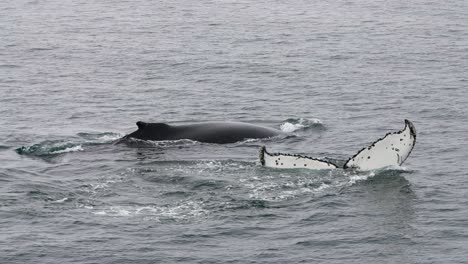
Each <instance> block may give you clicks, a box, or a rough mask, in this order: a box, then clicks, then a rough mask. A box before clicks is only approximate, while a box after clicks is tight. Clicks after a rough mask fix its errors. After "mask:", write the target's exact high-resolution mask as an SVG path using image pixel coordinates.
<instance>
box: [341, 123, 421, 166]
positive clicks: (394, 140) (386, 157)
mask: <svg viewBox="0 0 468 264" xmlns="http://www.w3.org/2000/svg"><path fill="white" fill-rule="evenodd" d="M415 144H416V129H415V128H414V126H413V123H411V121H409V120H405V128H404V129H403V130H400V131H398V132H393V133H388V134H387V135H385V136H384V137H383V138H381V139H378V140H377V141H375V142H374V143H372V144H371V145H370V146H369V147H366V148H363V149H361V150H360V151H359V152H358V153H357V154H356V155H354V156H353V157H351V158H350V159H349V160H348V161H347V162H346V163H345V165H344V166H343V168H344V169H348V168H354V169H357V170H375V169H380V168H383V167H388V166H400V165H401V164H403V162H404V161H405V160H406V159H407V158H408V156H409V155H410V153H411V151H412V150H413V148H414V145H415Z"/></svg>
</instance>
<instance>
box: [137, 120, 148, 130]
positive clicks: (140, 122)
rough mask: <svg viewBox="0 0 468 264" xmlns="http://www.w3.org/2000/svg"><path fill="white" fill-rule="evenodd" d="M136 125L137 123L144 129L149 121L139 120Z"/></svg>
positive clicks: (139, 127)
mask: <svg viewBox="0 0 468 264" xmlns="http://www.w3.org/2000/svg"><path fill="white" fill-rule="evenodd" d="M136 125H137V127H138V129H143V128H145V127H146V126H147V125H148V123H145V122H143V121H138V122H136Z"/></svg>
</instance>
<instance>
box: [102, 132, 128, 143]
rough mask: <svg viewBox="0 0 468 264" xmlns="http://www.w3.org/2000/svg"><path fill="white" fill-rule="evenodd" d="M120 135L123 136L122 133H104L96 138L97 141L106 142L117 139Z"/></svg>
mask: <svg viewBox="0 0 468 264" xmlns="http://www.w3.org/2000/svg"><path fill="white" fill-rule="evenodd" d="M122 137H123V135H122V134H106V135H102V136H100V137H98V138H97V140H98V141H99V142H103V143H106V142H113V141H116V140H117V139H120V138H122Z"/></svg>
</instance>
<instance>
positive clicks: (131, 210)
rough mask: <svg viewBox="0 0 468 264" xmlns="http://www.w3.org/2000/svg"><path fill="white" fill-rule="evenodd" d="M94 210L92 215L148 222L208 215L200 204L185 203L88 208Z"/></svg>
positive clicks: (179, 219)
mask: <svg viewBox="0 0 468 264" xmlns="http://www.w3.org/2000/svg"><path fill="white" fill-rule="evenodd" d="M89 209H91V210H95V211H94V212H92V214H95V215H102V216H122V217H135V216H143V217H144V218H145V219H148V220H157V221H163V220H174V221H181V220H188V219H191V218H197V217H201V216H203V215H206V214H207V213H208V211H207V210H205V209H203V207H202V204H201V203H200V202H194V201H186V202H182V203H180V204H176V205H167V206H155V205H149V206H110V207H108V208H105V209H99V210H96V208H93V207H91V208H89Z"/></svg>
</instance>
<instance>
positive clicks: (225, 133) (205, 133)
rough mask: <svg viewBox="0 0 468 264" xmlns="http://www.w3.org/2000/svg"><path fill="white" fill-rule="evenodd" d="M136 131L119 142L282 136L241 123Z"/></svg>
mask: <svg viewBox="0 0 468 264" xmlns="http://www.w3.org/2000/svg"><path fill="white" fill-rule="evenodd" d="M136 125H137V127H138V130H136V131H135V132H133V133H130V134H128V135H126V136H124V137H123V138H122V139H121V140H125V139H129V138H134V139H141V140H153V141H162V140H178V139H190V140H194V141H199V142H205V143H218V144H226V143H234V142H238V141H243V140H246V139H258V138H270V137H274V136H278V135H281V134H283V132H282V131H280V130H276V129H273V128H269V127H263V126H258V125H252V124H247V123H241V122H203V123H196V124H189V125H168V124H166V123H145V122H142V121H138V122H137V123H136Z"/></svg>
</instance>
